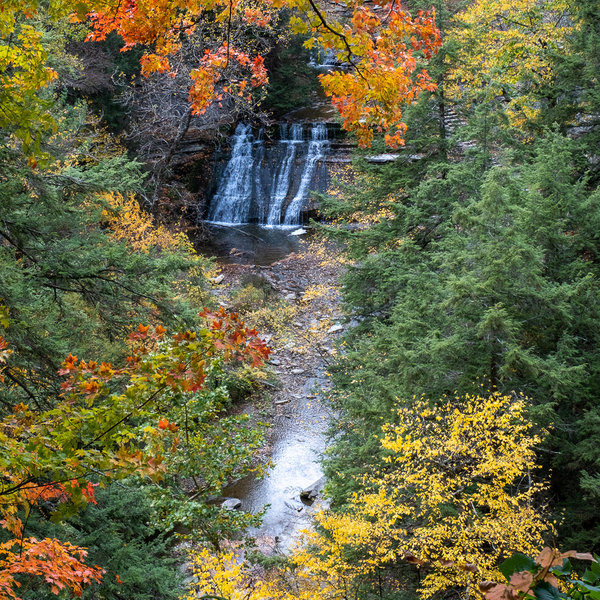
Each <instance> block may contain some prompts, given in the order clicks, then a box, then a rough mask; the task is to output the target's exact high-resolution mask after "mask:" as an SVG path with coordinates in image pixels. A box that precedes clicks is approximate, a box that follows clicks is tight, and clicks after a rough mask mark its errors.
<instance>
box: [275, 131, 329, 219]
mask: <svg viewBox="0 0 600 600" xmlns="http://www.w3.org/2000/svg"><path fill="white" fill-rule="evenodd" d="M311 138H312V139H311V140H310V142H309V143H308V154H307V156H306V162H305V163H304V172H303V173H302V179H301V180H300V187H299V188H298V191H297V192H296V195H295V196H294V198H293V200H292V201H291V202H290V203H289V205H288V207H287V210H286V211H285V218H284V220H283V224H284V225H295V224H297V223H298V222H299V219H300V211H301V210H302V207H303V205H304V201H305V200H306V196H307V192H308V186H309V185H310V182H311V181H312V179H313V177H314V175H315V171H316V170H317V164H318V162H319V161H320V160H322V159H323V158H324V157H325V153H326V151H327V147H328V145H329V144H328V141H327V128H326V127H325V125H324V124H323V123H318V124H316V125H313V128H312V131H311Z"/></svg>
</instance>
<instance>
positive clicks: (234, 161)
mask: <svg viewBox="0 0 600 600" xmlns="http://www.w3.org/2000/svg"><path fill="white" fill-rule="evenodd" d="M253 145H254V136H253V135H252V127H250V125H245V124H243V123H240V124H239V125H238V126H237V128H236V130H235V133H234V135H233V150H232V152H231V159H230V160H229V163H228V164H227V167H226V168H225V173H224V174H223V177H222V178H221V182H220V183H219V187H218V189H217V193H216V194H215V195H214V197H213V199H212V202H211V204H210V211H209V213H208V220H209V221H211V222H213V223H222V224H228V223H246V222H247V221H248V217H249V215H250V205H251V201H252V185H253V182H254V180H253V177H252V171H253V166H254V157H253V154H252V146H253Z"/></svg>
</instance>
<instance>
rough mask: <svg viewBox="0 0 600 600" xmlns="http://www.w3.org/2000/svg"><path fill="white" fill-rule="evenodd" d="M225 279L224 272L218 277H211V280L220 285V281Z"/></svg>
mask: <svg viewBox="0 0 600 600" xmlns="http://www.w3.org/2000/svg"><path fill="white" fill-rule="evenodd" d="M223 279H225V275H223V273H221V275H218V276H217V277H214V278H213V279H211V281H212V282H213V283H214V284H215V285H219V284H220V283H223Z"/></svg>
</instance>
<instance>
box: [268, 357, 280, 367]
mask: <svg viewBox="0 0 600 600" xmlns="http://www.w3.org/2000/svg"><path fill="white" fill-rule="evenodd" d="M267 362H268V363H269V364H270V365H275V366H276V367H277V366H279V365H280V364H281V361H280V360H279V359H278V358H272V359H271V360H269V361H267Z"/></svg>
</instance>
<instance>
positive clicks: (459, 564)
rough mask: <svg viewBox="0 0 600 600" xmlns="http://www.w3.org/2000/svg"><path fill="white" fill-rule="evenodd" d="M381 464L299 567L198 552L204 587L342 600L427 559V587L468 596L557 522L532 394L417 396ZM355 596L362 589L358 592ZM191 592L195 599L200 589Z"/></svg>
mask: <svg viewBox="0 0 600 600" xmlns="http://www.w3.org/2000/svg"><path fill="white" fill-rule="evenodd" d="M383 431H384V437H383V439H382V444H383V447H384V448H385V449H387V450H388V451H389V455H388V458H387V465H386V466H385V468H384V469H383V470H382V472H381V473H374V474H372V475H369V476H368V477H367V478H365V480H364V482H363V483H364V491H363V493H362V494H360V495H358V494H357V495H355V496H354V497H353V498H352V499H351V502H350V506H349V508H348V509H347V510H346V511H345V512H342V513H339V512H338V513H333V512H328V511H323V512H320V513H317V515H316V522H317V526H318V527H317V528H316V529H315V530H313V531H306V532H303V537H302V539H301V540H300V543H299V544H298V547H297V548H296V549H295V550H294V551H293V553H292V554H291V556H290V564H292V565H293V566H294V568H293V569H287V570H286V571H285V572H283V571H281V570H280V571H279V572H277V571H274V570H272V571H270V572H264V573H262V574H261V575H260V576H259V577H258V579H256V575H252V574H251V573H252V568H251V567H250V566H249V565H247V564H245V563H244V561H243V560H242V559H241V558H239V557H238V559H235V560H234V559H233V558H232V556H225V557H223V556H222V557H219V556H215V555H211V554H210V553H208V551H204V552H202V553H200V554H199V555H197V556H196V557H195V559H194V565H195V567H194V575H195V576H196V578H197V581H198V583H195V584H194V588H193V593H194V594H197V595H202V594H216V595H219V596H222V597H224V598H226V599H228V600H229V599H231V600H237V599H238V598H240V599H241V598H246V599H247V600H259V599H260V600H270V599H272V600H292V599H295V600H303V599H304V598H311V600H313V599H314V600H324V599H327V600H336V599H337V598H347V597H348V595H349V592H350V591H351V590H354V591H355V592H356V591H357V590H358V589H359V588H360V586H361V585H364V584H365V583H368V581H369V579H370V578H371V576H373V575H375V574H376V572H377V570H378V569H380V568H385V567H386V566H390V565H394V564H396V563H397V562H398V561H399V560H402V559H407V560H408V561H409V562H412V563H413V564H418V565H424V566H425V567H426V568H425V572H424V574H423V576H422V578H421V585H420V588H419V592H420V594H421V595H422V596H423V597H425V598H428V597H431V596H433V595H434V594H436V593H439V592H444V590H447V589H449V588H454V590H455V591H456V592H458V593H459V594H461V595H462V596H463V597H464V598H468V597H469V596H470V595H472V593H473V592H474V590H476V589H478V588H477V587H476V584H477V583H478V582H479V581H481V580H485V579H487V580H492V581H494V580H499V578H501V574H500V573H499V571H498V569H497V566H498V565H499V564H500V563H501V562H502V561H503V560H504V559H506V558H508V557H509V556H511V555H512V554H513V553H514V552H515V551H519V552H523V553H525V554H528V555H532V554H535V553H536V552H537V551H538V550H539V549H540V548H541V547H542V544H543V541H542V534H543V533H544V532H545V531H546V530H547V529H548V527H547V525H546V524H545V522H544V520H543V518H542V514H541V511H540V510H538V509H536V505H535V502H534V496H535V495H536V494H537V493H538V492H540V491H541V490H543V488H544V486H543V485H542V484H540V483H537V482H536V481H535V478H534V474H535V470H536V464H535V446H536V444H538V443H539V442H540V440H541V438H540V436H539V435H536V434H534V433H533V431H532V425H531V423H529V422H528V420H527V418H526V416H525V399H524V398H518V397H513V396H511V395H501V394H498V393H490V394H485V395H476V396H469V395H466V396H460V397H456V398H444V399H443V400H442V402H441V403H440V404H439V405H437V406H436V405H432V403H430V402H428V401H426V400H425V399H424V398H420V399H416V398H415V399H413V402H412V404H411V405H410V406H403V407H401V408H400V409H399V411H398V421H397V423H396V424H394V425H389V424H388V425H385V426H384V428H383ZM353 593H354V592H353ZM197 595H190V596H189V598H192V597H197Z"/></svg>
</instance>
